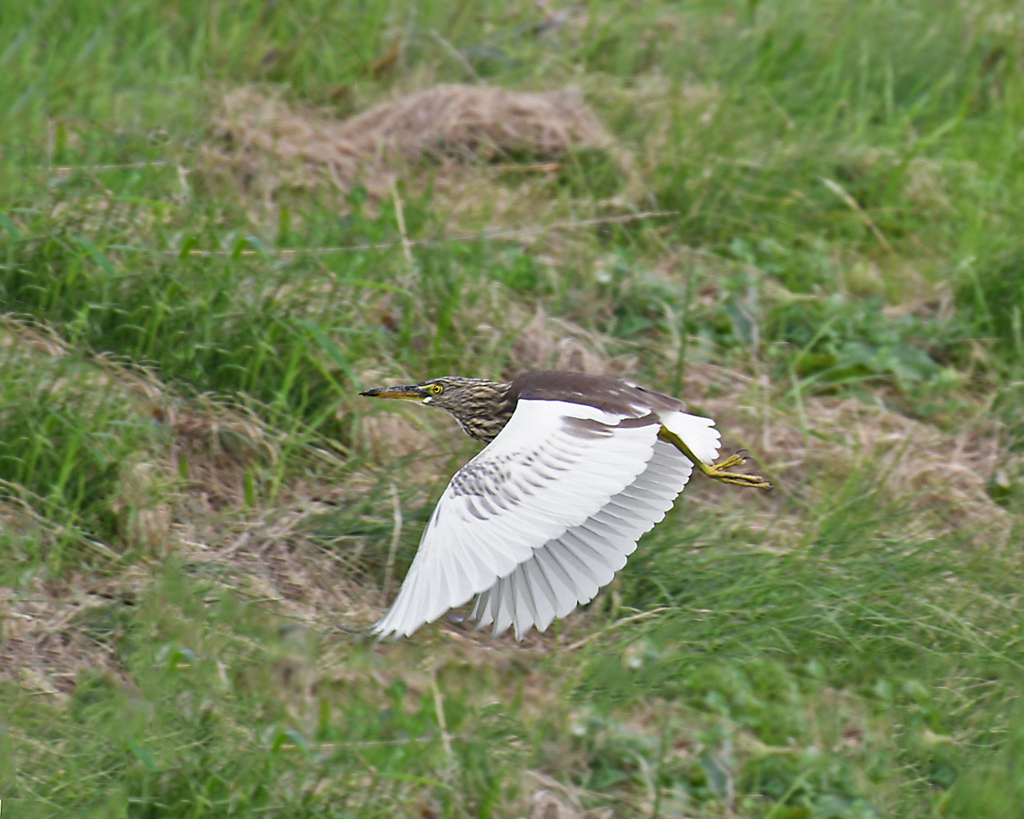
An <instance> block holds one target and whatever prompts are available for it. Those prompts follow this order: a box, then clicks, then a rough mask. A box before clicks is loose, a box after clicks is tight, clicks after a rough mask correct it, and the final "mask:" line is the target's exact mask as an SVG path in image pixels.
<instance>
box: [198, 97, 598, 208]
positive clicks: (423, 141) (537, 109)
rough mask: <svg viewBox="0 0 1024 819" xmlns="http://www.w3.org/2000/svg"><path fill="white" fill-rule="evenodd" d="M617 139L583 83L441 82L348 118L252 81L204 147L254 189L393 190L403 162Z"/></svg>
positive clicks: (212, 164)
mask: <svg viewBox="0 0 1024 819" xmlns="http://www.w3.org/2000/svg"><path fill="white" fill-rule="evenodd" d="M611 145H612V139H611V137H610V136H609V134H608V132H607V131H606V130H605V129H604V127H603V126H602V125H601V123H600V121H599V120H598V118H597V116H596V115H595V114H594V113H593V111H591V109H590V108H589V107H588V106H587V105H586V103H585V102H584V100H583V98H582V94H581V93H580V92H579V90H577V89H575V88H567V89H564V90H562V91H557V92H547V93H545V92H520V91H511V90H508V89H505V88H495V87H487V86H468V85H439V86H436V87H435V88H431V89H428V90H426V91H421V92H419V93H415V94H410V95H408V96H404V97H399V98H398V99H395V100H391V101H388V102H384V103H381V104H379V105H377V106H374V107H373V108H370V109H369V110H367V111H365V112H363V113H362V114H359V115H357V116H354V117H351V118H349V119H347V120H342V121H338V120H336V119H334V118H332V117H331V116H330V115H329V114H328V113H327V112H325V111H323V110H315V109H311V108H297V107H293V106H291V105H289V104H287V103H286V102H284V101H283V100H282V99H281V98H280V96H275V95H273V94H268V93H266V92H265V91H263V90H260V89H256V88H251V87H245V88H239V89H235V90H233V91H230V92H228V93H227V94H225V95H224V98H223V102H222V105H221V108H220V110H219V111H218V113H217V114H216V115H215V116H214V117H213V120H212V123H211V126H210V139H209V140H208V141H207V143H206V145H205V146H204V148H203V152H204V154H205V166H206V171H207V172H213V171H216V170H219V169H229V170H230V171H231V172H232V173H233V175H234V176H235V177H236V178H237V179H238V180H239V181H240V182H241V184H242V186H243V187H244V188H246V189H253V188H256V189H258V190H262V192H263V193H264V194H265V195H267V196H270V195H272V193H273V191H274V190H276V189H277V188H279V187H282V186H293V187H300V188H313V187H319V186H321V185H324V184H325V183H326V184H331V183H333V184H334V185H335V186H337V188H338V189H340V190H341V191H343V192H345V191H348V190H350V189H351V188H352V187H354V186H355V185H363V186H364V187H365V188H366V189H367V191H368V192H369V193H370V195H371V196H373V197H375V198H382V197H386V196H387V195H388V191H389V185H390V183H391V180H393V179H394V171H395V168H396V167H400V166H401V165H402V164H411V163H416V162H419V161H421V160H423V159H430V160H433V161H436V162H447V161H449V160H452V159H455V160H461V161H465V160H469V159H473V160H484V161H493V160H496V159H499V158H502V157H508V156H512V155H515V156H522V155H524V154H525V155H528V156H531V157H535V158H540V159H543V158H551V157H556V156H559V155H562V154H564V153H565V152H567V151H569V150H571V149H573V148H593V149H598V150H606V149H609V148H610V147H611Z"/></svg>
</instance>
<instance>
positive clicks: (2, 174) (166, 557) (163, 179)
mask: <svg viewBox="0 0 1024 819" xmlns="http://www.w3.org/2000/svg"><path fill="white" fill-rule="evenodd" d="M1022 64H1024V17H1022V13H1021V9H1020V6H1019V4H1016V3H1011V2H1005V0H971V1H970V2H961V1H960V0H957V2H953V0H904V1H903V2H898V3H897V2H888V1H887V0H872V1H871V2H866V1H865V0H823V1H821V2H810V0H788V1H787V0H746V2H720V1H719V2H711V0H690V1H689V2H686V3H672V2H667V0H653V1H652V2H648V3H643V4H639V3H628V2H614V0H592V1H591V2H586V3H579V4H566V5H564V6H558V7H555V6H554V5H545V4H543V3H533V2H526V1H525V0H513V1H512V2H508V3H492V2H483V0H463V2H439V1H438V0H426V2H422V3H419V4H406V3H385V2H380V3H332V2H328V1H327V0H297V2H292V3H276V2H236V3H225V2H216V0H180V2H156V0H125V2H119V3H105V2H99V1H98V0H80V1H79V2H71V0H51V1H50V2H42V3H34V4H30V3H14V2H3V3H0V112H2V116H0V314H2V316H0V800H2V801H0V806H2V811H3V813H2V815H3V817H4V819H7V817H11V818H12V819H19V817H22V816H54V817H57V816H69V815H81V816H96V817H112V816H131V817H158V816H168V817H222V816H224V817H226V816H246V817H248V816H264V815H266V816H287V817H353V818H355V817H396V816H401V817H422V819H428V818H429V817H442V816H443V817H525V816H534V817H541V818H542V819H572V818H574V817H575V819H581V817H595V818H596V817H664V818H666V819H667V818H668V817H689V818H690V819H694V818H695V817H708V818H711V817H715V818H717V817H722V818H723V819H724V817H743V818H744V819H747V818H748V817H749V818H750V819H753V818H754V817H758V818H759V819H869V818H871V819H880V818H881V817H957V818H958V819H996V818H998V819H1004V818H1005V819H1011V817H1017V816H1020V815H1021V808H1020V805H1022V804H1024V713H1022V712H1021V705H1020V702H1019V697H1018V692H1019V690H1020V686H1021V683H1022V681H1024V680H1022V678H1024V642H1022V640H1024V636H1022V633H1021V632H1022V623H1024V614H1022V606H1021V599H1022V591H1024V579H1022V575H1021V571H1022V568H1024V567H1022V559H1021V558H1022V555H1021V545H1022V542H1024V538H1022V535H1024V460H1022V456H1021V453H1022V452H1024V319H1022V311H1024V240H1022V239H1021V231H1020V225H1021V222H1022V218H1024V205H1022V203H1024V152H1022V150H1021V139H1022V136H1021V135H1022V133H1024V79H1022V75H1021V73H1020V71H1019V70H1018V69H1019V68H1020V66H1021V65H1022ZM439 83H463V84H467V85H470V86H473V87H475V88H477V89H485V90H486V89H494V88H508V89H512V90H517V91H559V90H561V89H564V88H566V87H569V86H573V87H574V88H576V89H577V90H576V91H575V92H573V93H574V95H575V96H573V95H570V96H571V98H572V99H574V100H576V104H577V105H579V106H583V105H584V104H585V105H586V106H588V107H589V109H590V110H591V111H592V112H593V113H594V115H595V116H596V118H597V120H596V121H595V122H599V123H602V124H603V125H602V126H600V127H599V126H596V125H595V126H594V127H596V128H597V132H598V133H597V135H596V136H595V135H594V133H591V136H590V137H589V138H588V137H585V136H583V135H579V134H577V135H575V136H574V137H573V139H572V140H570V141H571V142H572V144H567V145H565V146H563V147H561V148H559V149H557V150H547V149H545V150H541V149H540V148H536V147H531V145H530V144H529V143H527V142H523V143H519V144H516V145H514V146H512V147H508V146H504V147H503V146H497V147H495V146H490V147H488V146H487V145H486V144H485V142H486V141H481V142H480V143H479V144H471V145H468V146H467V145H464V146H463V150H461V151H460V152H457V155H455V154H456V152H455V151H454V149H453V144H454V143H452V144H448V143H446V145H445V146H444V147H445V150H444V151H441V152H440V153H438V151H437V150H436V149H438V148H439V146H438V145H428V146H426V147H427V148H432V149H435V150H434V152H433V153H430V154H429V155H427V156H423V157H416V156H410V155H408V154H406V155H404V156H397V155H395V153H396V152H392V153H391V154H387V152H385V153H384V154H383V155H382V156H380V157H376V158H373V157H369V158H367V162H368V163H370V164H369V166H368V167H370V168H371V172H369V173H365V174H364V175H363V176H362V177H359V178H355V179H350V178H348V177H345V176H344V174H343V173H342V175H341V176H339V173H341V172H342V171H343V170H344V169H343V168H342V166H341V165H337V164H334V160H331V159H330V157H331V156H334V154H332V153H331V150H333V148H331V147H330V146H329V145H327V144H326V143H325V142H324V137H323V135H324V134H326V133H334V132H333V131H331V130H330V129H331V128H334V127H336V126H337V123H338V121H340V120H342V119H344V118H347V117H350V116H352V115H354V114H357V113H359V112H362V111H365V110H368V109H370V108H371V107H372V106H374V105H377V104H379V103H382V102H386V101H388V100H395V99H399V98H402V97H403V96H404V95H408V94H411V93H415V92H418V91H423V90H425V89H429V88H432V87H434V86H436V85H437V84H439ZM246 106H248V108H246ZM260 106H262V108H261V107H260ZM257 109H258V110H259V111H261V112H262V113H261V114H260V116H261V117H263V118H262V119H259V118H257V120H258V127H257V126H254V125H253V124H252V123H253V122H256V121H257V120H251V119H250V120H246V119H245V117H246V116H247V114H246V112H247V111H249V112H251V111H252V110H257ZM555 124H556V125H557V123H555ZM592 124H593V123H592ZM591 131H592V132H593V128H592V129H591ZM265 133H272V134H274V135H276V137H279V139H278V141H276V142H273V141H272V142H267V141H263V142H261V141H260V140H259V139H258V137H259V136H260V134H265ZM318 140H319V141H318ZM286 143H287V144H286ZM289 146H290V147H289ZM325 152H326V153H325ZM339 161H340V160H339ZM374 163H376V164H374ZM339 168H341V171H339ZM644 214H648V215H646V216H645V215H644ZM649 214H655V215H649ZM550 365H559V366H570V367H577V368H584V369H586V370H588V371H591V372H606V373H611V374H624V375H628V376H629V377H631V378H635V379H637V380H639V381H642V382H644V383H646V384H648V385H650V386H652V387H654V388H658V389H661V390H663V391H666V392H672V393H675V394H678V395H680V396H682V397H685V398H686V399H687V400H689V401H690V402H692V404H693V406H694V407H695V408H696V409H697V410H698V411H702V412H706V413H708V414H710V415H712V416H713V417H715V418H716V419H717V420H718V422H719V426H720V427H721V428H722V429H723V431H724V433H725V437H726V446H727V448H728V449H730V450H733V449H737V448H739V447H745V448H747V449H748V450H749V451H750V453H751V454H752V456H753V458H754V460H755V462H756V468H757V470H758V471H761V472H763V473H764V474H766V475H768V476H770V478H771V479H772V481H773V483H774V484H775V486H776V488H775V489H774V490H773V491H772V492H771V493H769V494H760V493H755V492H752V491H744V490H739V489H735V488H731V487H725V486H719V485H709V482H707V481H703V482H702V481H698V480H695V481H694V483H693V484H692V485H691V486H690V487H689V488H688V489H687V492H686V493H685V494H684V495H683V496H682V497H681V498H680V499H679V501H678V502H677V504H676V507H675V509H674V511H673V512H672V513H670V515H669V516H668V518H667V519H666V521H665V522H664V523H662V524H661V525H659V526H658V527H657V528H656V529H655V530H654V531H653V532H652V533H651V534H650V535H648V536H646V537H645V538H644V539H643V540H642V541H641V544H640V547H639V549H638V551H637V552H636V553H635V554H634V556H633V557H632V558H631V559H630V562H629V564H628V566H627V567H626V568H625V569H624V570H623V571H622V572H620V574H619V576H618V577H617V578H616V580H615V581H614V582H613V583H612V584H611V585H610V586H609V587H607V588H606V589H605V590H604V591H603V592H602V593H601V594H600V595H599V596H598V598H597V599H596V600H595V601H594V602H593V603H592V604H591V605H589V606H588V607H586V609H585V610H582V611H579V612H577V613H575V614H573V615H572V616H571V617H570V618H568V619H567V620H565V621H562V622H559V623H556V624H555V625H554V627H553V628H552V629H551V631H550V632H549V633H548V634H546V635H537V634H536V633H534V634H533V635H531V636H530V637H529V638H528V639H527V640H525V641H524V642H523V643H521V644H517V643H515V642H514V641H512V639H511V637H509V636H506V637H503V638H501V639H498V640H496V641H494V642H489V641H488V640H487V639H486V637H485V636H481V635H473V634H467V633H465V632H463V631H462V630H460V629H459V628H458V627H457V626H454V625H451V624H445V623H442V624H436V625H433V626H429V627H426V628H424V629H422V630H421V631H420V632H418V633H417V634H416V635H415V636H414V637H413V638H412V639H407V640H402V641H400V642H398V643H394V644H377V643H375V642H373V641H372V640H370V639H368V636H367V627H368V626H369V624H370V623H372V622H373V620H374V619H375V618H376V617H378V616H379V615H380V614H381V613H382V612H383V610H384V608H385V607H386V605H387V603H388V601H389V600H390V599H391V596H392V595H393V593H394V591H395V590H396V589H397V586H398V583H399V582H400V580H401V577H402V576H403V575H404V572H405V569H406V567H407V566H408V564H409V562H410V560H411V558H412V555H413V553H414V552H415V548H416V545H417V543H418V539H419V535H420V531H421V529H422V526H423V524H424V523H425V522H426V520H427V517H428V515H429V513H430V511H431V509H432V506H433V503H434V502H435V501H436V499H437V498H438V497H439V495H440V493H441V491H442V490H443V488H444V486H445V484H446V482H447V480H448V479H449V477H450V476H451V474H452V473H453V472H454V470H455V469H456V468H457V467H458V465H459V464H460V463H462V462H464V461H465V460H466V459H467V458H468V457H470V456H471V454H472V453H473V452H474V451H475V446H474V445H473V444H472V442H470V441H469V440H468V439H466V438H465V436H463V435H462V434H461V433H460V432H459V431H458V429H457V428H456V427H455V425H454V423H452V422H451V421H450V419H448V418H447V417H446V416H444V415H443V414H442V413H427V412H414V411H403V410H401V409H399V410H395V409H394V408H391V407H381V406H377V405H375V404H373V403H372V402H367V401H366V400H365V399H360V398H359V397H358V395H357V393H358V392H359V390H360V389H365V388H367V387H371V386H380V385H385V384H390V383H409V382H410V380H411V381H418V380H421V379H424V378H427V377H430V376H435V375H443V374H448V373H457V374H464V375H475V376H483V377H502V376H508V375H512V374H514V373H516V372H518V371H520V370H522V369H523V368H531V367H542V366H550Z"/></svg>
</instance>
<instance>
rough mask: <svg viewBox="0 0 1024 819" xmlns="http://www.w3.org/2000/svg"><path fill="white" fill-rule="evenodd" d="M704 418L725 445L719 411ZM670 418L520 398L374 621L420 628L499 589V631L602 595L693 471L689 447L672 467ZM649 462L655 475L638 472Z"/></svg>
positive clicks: (450, 493)
mask: <svg viewBox="0 0 1024 819" xmlns="http://www.w3.org/2000/svg"><path fill="white" fill-rule="evenodd" d="M690 417H691V418H693V417H694V416H690ZM695 420H699V421H700V422H703V423H701V424H698V425H697V426H698V427H699V428H700V433H702V437H704V436H706V437H708V438H709V439H710V438H713V439H714V443H713V444H710V445H711V446H712V447H713V448H714V449H717V438H718V433H717V431H715V430H714V428H713V426H712V425H711V424H712V422H711V421H709V420H708V419H696V418H695ZM661 425H662V422H661V420H660V419H659V418H658V416H657V414H655V413H654V412H650V413H647V414H646V415H642V416H641V417H633V416H628V415H622V414H618V413H613V412H608V411H605V410H601V409H597V408H595V407H592V406H589V405H587V404H578V403H570V402H564V401H553V400H528V399H523V398H520V400H519V402H518V404H517V405H516V410H515V412H514V413H513V415H512V418H511V419H510V420H509V422H508V424H507V425H506V426H505V428H504V429H503V430H502V431H501V432H500V433H499V434H498V436H497V437H496V438H495V439H494V441H492V442H491V443H490V444H489V445H488V446H487V447H485V448H484V450H483V451H481V452H480V454H478V455H477V456H476V457H475V458H473V460H471V461H470V462H469V463H468V464H466V465H465V466H464V467H463V468H462V469H461V470H459V472H457V473H456V475H455V477H454V478H452V481H451V483H450V484H449V485H448V488H447V489H446V490H445V492H444V494H443V495H442V496H441V500H440V501H439V502H438V504H437V508H436V509H435V510H434V514H433V515H432V516H431V518H430V522H429V523H428V524H427V528H426V530H425V531H424V533H423V539H422V540H421V541H420V546H419V550H418V551H417V553H416V557H415V558H414V560H413V563H412V566H411V567H410V569H409V573H408V575H406V578H405V581H404V582H403V583H402V588H401V589H400V590H399V593H398V596H397V598H396V599H395V602H394V603H393V604H392V606H391V608H390V609H389V611H388V613H387V614H386V615H385V616H384V617H383V618H382V619H381V620H380V622H378V623H377V624H376V625H375V626H374V631H375V632H376V633H378V634H380V635H382V636H388V635H392V634H404V635H410V634H412V632H414V631H415V630H416V629H417V628H419V627H420V626H421V625H423V624H424V623H427V622H432V621H433V620H436V619H437V618H438V617H440V616H441V615H442V614H444V613H445V612H446V611H447V610H448V609H450V608H453V607H455V606H460V605H462V604H463V603H466V602H468V601H469V600H470V599H471V598H472V597H473V596H474V595H476V594H481V593H485V592H489V595H490V596H489V597H488V601H487V607H486V609H483V608H481V607H480V606H479V605H478V607H477V609H478V610H479V612H478V613H483V612H485V611H486V612H487V614H485V618H486V616H490V617H491V619H492V620H494V621H495V627H496V630H500V631H503V630H504V629H505V628H508V625H509V623H514V624H515V625H516V632H517V634H521V633H522V632H524V631H526V630H528V629H529V627H530V625H532V624H537V625H538V626H539V627H541V628H546V627H547V625H548V624H550V622H551V620H552V618H553V617H554V616H556V615H557V614H558V613H559V612H561V611H565V613H568V611H571V610H572V608H573V607H574V606H575V605H576V604H577V602H579V601H582V600H589V599H591V598H592V597H593V595H594V594H596V591H597V587H598V586H601V585H604V584H605V583H607V582H608V581H609V580H611V577H612V575H613V574H614V572H615V571H616V570H617V569H618V568H621V566H622V565H623V564H624V563H625V555H627V554H629V553H630V552H632V551H633V549H634V548H635V546H636V540H637V538H639V536H640V535H641V534H643V532H645V531H647V530H648V529H650V528H651V527H652V526H653V525H654V524H655V523H656V522H657V521H659V520H661V518H662V517H664V514H665V511H666V510H667V509H668V508H669V507H670V506H671V502H672V500H674V499H675V496H676V495H678V493H679V491H680V490H681V489H682V488H683V485H684V484H685V483H686V479H687V478H688V477H689V471H690V464H689V462H688V461H687V460H686V459H685V458H683V457H682V456H678V453H676V456H677V458H676V460H677V461H682V462H683V464H684V466H683V467H682V468H680V469H675V470H674V471H673V469H668V470H667V471H666V467H665V466H664V465H663V461H664V460H665V459H666V458H668V457H670V455H671V453H669V452H668V450H665V449H664V448H663V447H665V446H668V445H667V444H665V443H664V442H659V441H658V432H659V430H660V429H661ZM656 448H657V449H658V452H659V457H658V458H655V450H656ZM661 453H664V456H662V454H661ZM652 459H653V460H652ZM652 469H653V471H651V470H652ZM648 472H650V475H648V477H647V479H646V481H647V482H646V483H645V482H643V481H641V482H640V483H638V482H637V479H638V477H640V476H642V475H646V474H647V473H648ZM684 472H685V474H683V473H684ZM641 483H642V484H643V486H641V485H640V484H641ZM634 484H637V486H636V487H634V490H633V491H632V492H631V491H630V487H633V486H634ZM648 484H651V485H654V484H658V485H659V486H660V489H658V492H659V493H660V494H659V495H658V498H659V500H657V501H654V502H652V499H651V498H650V497H649V496H648V495H647V491H648V489H647V488H646V487H647V486H648ZM669 496H670V497H669ZM613 500H614V502H613ZM666 502H667V503H666ZM553 543H554V544H559V545H557V546H552V544H553ZM566 544H569V545H566ZM547 555H551V556H552V557H551V559H548V558H547V557H546V556H547ZM570 555H571V556H570ZM597 555H602V556H603V557H597ZM538 556H540V558H541V559H540V560H539V561H538V560H537V557H538ZM556 563H557V566H556ZM560 570H561V571H560ZM542 573H543V576H544V577H546V578H547V579H548V582H547V584H541V582H540V580H539V578H540V577H541V576H542ZM520 578H523V579H520ZM595 584H596V585H595ZM592 586H593V589H592V590H591V587H592ZM527 595H529V597H528V598H527ZM538 595H540V596H539V597H538ZM570 597H572V603H571V605H570V604H569V598H570ZM538 601H540V602H538ZM531 604H532V605H531ZM567 606H568V608H566V607H567ZM492 612H493V613H492ZM487 622H489V621H487ZM502 624H504V628H501V629H498V628H497V627H498V626H500V625H502Z"/></svg>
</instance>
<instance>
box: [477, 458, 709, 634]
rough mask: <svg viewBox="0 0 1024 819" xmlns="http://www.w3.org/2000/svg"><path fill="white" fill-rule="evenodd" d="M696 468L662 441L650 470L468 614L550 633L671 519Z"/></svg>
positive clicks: (499, 626) (497, 625) (500, 626)
mask: <svg viewBox="0 0 1024 819" xmlns="http://www.w3.org/2000/svg"><path fill="white" fill-rule="evenodd" d="M692 471H693V464H692V463H691V462H690V460H689V459H688V458H686V457H684V456H683V455H681V454H680V452H679V450H678V449H676V448H675V447H674V446H673V445H672V444H670V443H668V442H667V441H657V442H656V443H655V445H654V455H653V457H652V458H651V460H650V461H649V462H648V464H647V468H646V469H645V470H644V471H643V472H641V473H640V475H638V476H637V478H636V480H634V481H633V483H631V484H630V485H629V486H627V487H626V488H625V489H623V490H622V491H621V492H619V493H618V494H617V495H614V496H613V497H612V498H610V499H609V501H608V503H606V504H605V505H604V506H603V507H602V508H601V509H600V510H599V511H598V512H597V513H596V514H594V515H591V516H590V517H589V518H587V520H585V521H584V522H583V523H581V524H580V525H578V526H573V527H572V528H570V529H567V530H566V531H565V533H564V534H562V535H560V536H558V537H556V538H552V539H551V540H549V541H548V542H547V543H545V544H544V545H543V546H541V547H540V548H538V549H535V550H534V553H533V556H532V557H530V559H529V560H526V561H525V562H523V563H520V564H519V565H518V566H517V567H516V568H515V569H514V570H513V572H512V574H510V575H508V576H506V577H502V578H501V579H500V580H498V582H497V583H495V584H494V585H493V586H492V587H491V588H489V589H488V590H487V591H485V592H483V593H482V594H481V595H480V596H479V597H478V598H477V601H476V604H475V605H474V606H473V611H472V612H471V613H470V615H469V619H471V620H476V621H477V628H484V627H485V626H489V625H491V624H492V623H493V625H494V630H493V636H497V635H499V634H502V633H504V632H505V631H506V630H507V629H508V627H509V626H510V625H511V626H513V627H514V628H515V634H516V639H517V640H518V639H521V638H522V636H523V635H524V634H526V632H528V631H529V630H530V627H531V626H536V627H537V629H538V630H539V631H544V630H546V629H547V627H548V626H549V625H551V621H552V620H554V619H555V617H565V616H566V615H568V614H569V612H571V611H572V610H573V609H574V608H576V606H577V605H579V604H581V603H589V602H590V601H591V600H593V599H594V596H595V595H596V594H597V590H598V589H599V588H601V587H602V586H605V585H607V584H608V583H610V582H611V580H612V578H613V577H614V576H615V572H617V571H618V570H619V569H621V568H622V567H623V566H625V565H626V556H627V555H630V554H632V553H633V551H634V550H635V549H636V542H637V541H638V540H639V539H640V536H641V535H643V534H644V533H646V532H649V531H650V530H651V529H652V528H654V525H655V524H656V523H658V522H660V521H661V520H662V518H664V517H665V513H666V512H668V510H669V509H671V508H672V504H673V503H674V502H675V499H676V497H677V496H678V495H679V493H680V492H681V491H682V490H683V487H684V486H686V482H687V481H688V480H689V478H690V473H691V472H692Z"/></svg>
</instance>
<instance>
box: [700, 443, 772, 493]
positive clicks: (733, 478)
mask: <svg viewBox="0 0 1024 819" xmlns="http://www.w3.org/2000/svg"><path fill="white" fill-rule="evenodd" d="M687 457H688V458H690V460H692V461H693V462H694V463H695V464H696V465H697V469H699V470H700V471H701V472H703V473H704V474H705V475H707V476H708V477H709V478H714V479H715V480H716V481H722V483H731V484H735V485H736V486H752V487H754V488H756V489H771V488H772V485H771V484H770V483H769V482H768V481H766V480H765V479H764V478H762V477H761V476H760V475H744V474H743V473H742V472H728V471H727V470H729V469H731V468H732V467H734V466H742V465H743V464H745V463H746V462H747V459H746V457H745V456H744V455H742V454H740V453H739V452H737V453H736V454H735V455H730V456H729V457H728V458H726V459H725V460H724V461H722V462H720V463H717V464H705V463H703V462H702V461H701V460H699V459H697V458H694V457H692V456H690V455H687Z"/></svg>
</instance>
